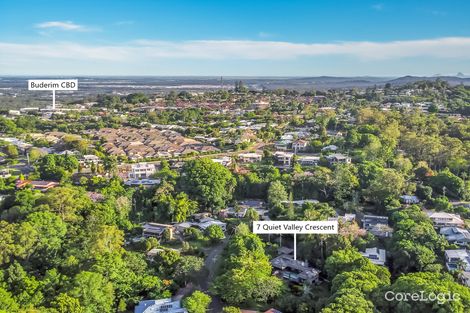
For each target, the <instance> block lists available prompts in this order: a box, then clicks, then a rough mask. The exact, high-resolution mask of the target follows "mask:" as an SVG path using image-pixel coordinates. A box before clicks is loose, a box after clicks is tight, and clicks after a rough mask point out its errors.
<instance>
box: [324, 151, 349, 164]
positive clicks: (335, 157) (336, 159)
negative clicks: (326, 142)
mask: <svg viewBox="0 0 470 313" xmlns="http://www.w3.org/2000/svg"><path fill="white" fill-rule="evenodd" d="M326 159H327V160H328V162H329V163H330V164H334V163H351V158H350V157H349V156H347V155H344V154H341V153H334V154H330V155H327V156H326Z"/></svg>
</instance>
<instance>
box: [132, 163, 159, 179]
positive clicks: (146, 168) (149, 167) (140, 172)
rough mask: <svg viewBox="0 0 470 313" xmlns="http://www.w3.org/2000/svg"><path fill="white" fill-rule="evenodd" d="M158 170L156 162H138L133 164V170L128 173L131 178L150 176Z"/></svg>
mask: <svg viewBox="0 0 470 313" xmlns="http://www.w3.org/2000/svg"><path fill="white" fill-rule="evenodd" d="M155 171H156V168H155V164H152V163H136V164H132V165H131V171H130V172H129V174H128V177H129V179H143V178H149V177H150V175H152V174H154V173H155Z"/></svg>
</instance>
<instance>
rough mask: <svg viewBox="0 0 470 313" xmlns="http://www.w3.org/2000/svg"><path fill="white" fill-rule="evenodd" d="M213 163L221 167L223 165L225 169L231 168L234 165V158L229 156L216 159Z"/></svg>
mask: <svg viewBox="0 0 470 313" xmlns="http://www.w3.org/2000/svg"><path fill="white" fill-rule="evenodd" d="M212 161H213V162H215V163H219V164H220V165H223V166H225V167H227V166H230V165H231V164H232V158H231V157H228V156H224V157H220V158H215V159H212Z"/></svg>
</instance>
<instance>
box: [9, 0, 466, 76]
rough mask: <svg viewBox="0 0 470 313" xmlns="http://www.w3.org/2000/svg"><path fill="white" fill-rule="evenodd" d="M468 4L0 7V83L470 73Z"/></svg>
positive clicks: (174, 0)
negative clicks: (62, 78)
mask: <svg viewBox="0 0 470 313" xmlns="http://www.w3.org/2000/svg"><path fill="white" fill-rule="evenodd" d="M469 13H470V1H465V0H449V1H434V0H428V1H411V0H408V1H405V0H403V1H400V0H395V1H346V0H344V1H340V0H338V1H327V0H324V1H295V0H294V1H292V0H291V1H276V0H271V1H262V0H259V1H243V0H238V1H220V0H219V1H203V0H199V1H180V0H171V1H170V0H167V1H158V0H153V1H151V0H139V1H130V0H129V1H120V0H113V1H106V0H103V1H96V0H95V1H88V0H80V1H40V0H36V1H26V0H25V1H22V0H2V1H0V75H1V74H21V75H28V74H29V75H217V76H218V75H250V76H318V75H335V76H363V75H375V76H399V75H408V74H410V75H434V74H456V73H457V72H463V73H466V74H469V73H470V19H469V18H468V16H469Z"/></svg>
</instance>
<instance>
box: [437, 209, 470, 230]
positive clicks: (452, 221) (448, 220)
mask: <svg viewBox="0 0 470 313" xmlns="http://www.w3.org/2000/svg"><path fill="white" fill-rule="evenodd" d="M428 216H429V218H430V219H431V220H432V222H433V223H434V227H436V228H441V227H463V226H464V225H465V223H464V221H463V220H462V219H461V218H460V216H459V215H458V214H453V213H446V212H429V213H428Z"/></svg>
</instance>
